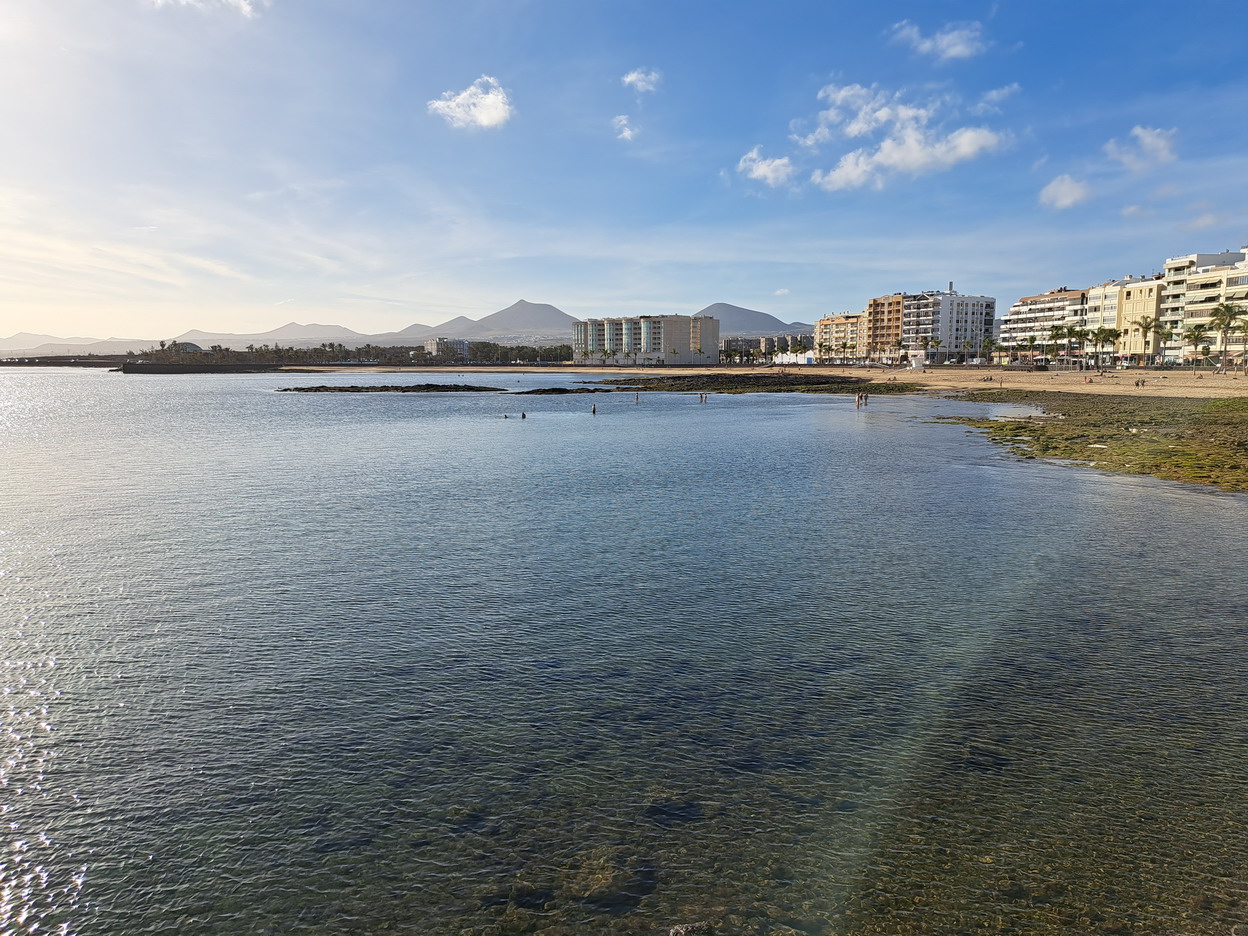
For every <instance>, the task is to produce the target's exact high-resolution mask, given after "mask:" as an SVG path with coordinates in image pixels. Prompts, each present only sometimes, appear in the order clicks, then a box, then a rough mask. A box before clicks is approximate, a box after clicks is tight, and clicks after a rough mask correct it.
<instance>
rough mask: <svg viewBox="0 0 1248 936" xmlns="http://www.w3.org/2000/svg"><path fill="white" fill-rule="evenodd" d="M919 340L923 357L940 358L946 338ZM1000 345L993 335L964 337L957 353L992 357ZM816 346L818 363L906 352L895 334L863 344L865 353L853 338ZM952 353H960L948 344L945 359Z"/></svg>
mask: <svg viewBox="0 0 1248 936" xmlns="http://www.w3.org/2000/svg"><path fill="white" fill-rule="evenodd" d="M918 344H919V347H921V348H922V349H923V354H924V357H926V356H927V354H928V352H929V351H930V352H931V353H932V355H933V357H934V358H935V359H936V360H937V361H940V360H941V348H943V347H945V342H943V341H942V340H941V339H939V338H921V339H920V340H919V342H918ZM1001 347H1002V346H1001V345H999V344H998V343H997V342H996V341H994V340H993V339H992V338H983V339H981V340H979V341H964V342H963V343H962V346H961V349H960V356H961V357H962V359H963V360H964V361H970V360H972V359H974V358H986V357H991V356H992V355H993V353H995V352H996V351H998V350H999V349H1000V348H1001ZM816 350H818V352H819V361H820V363H821V364H826V363H829V362H832V361H837V362H842V363H843V362H846V361H851V360H853V361H861V360H867V361H871V360H873V359H875V358H876V357H877V356H880V355H882V352H885V351H891V352H893V357H894V360H898V359H900V358H903V357H905V355H906V342H905V341H904V340H903V339H901V338H897V339H895V340H894V341H893V342H892V343H891V344H887V345H885V344H881V343H879V342H875V341H873V342H871V343H870V344H868V345H866V346H865V347H864V348H863V351H864V352H865V356H864V355H860V354H858V345H857V343H856V342H852V341H842V342H841V343H840V344H835V345H833V344H827V343H825V342H820V343H819V344H818V345H817V346H816ZM951 355H953V356H959V351H958V350H956V349H954V348H953V347H950V348H949V349H947V350H946V351H945V352H944V359H945V360H948V359H949V357H950V356H951Z"/></svg>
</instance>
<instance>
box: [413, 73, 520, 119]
mask: <svg viewBox="0 0 1248 936" xmlns="http://www.w3.org/2000/svg"><path fill="white" fill-rule="evenodd" d="M429 113H431V114H437V115H438V116H439V117H443V118H445V120H446V122H447V123H449V124H450V125H451V126H452V127H484V128H493V127H501V126H502V125H503V124H505V123H506V122H507V121H508V120H510V119H511V114H512V106H511V100H510V99H509V98H508V97H507V92H506V91H505V90H504V89H503V87H502V85H500V84H499V83H498V79H497V78H491V77H490V76H489V75H482V76H481V77H480V78H478V79H477V80H476V81H474V82H473V83H472V84H470V85H469V86H468V87H467V88H465V89H464V90H463V91H444V92H443V93H442V97H441V99H440V100H437V101H430V102H429Z"/></svg>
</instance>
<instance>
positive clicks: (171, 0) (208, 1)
mask: <svg viewBox="0 0 1248 936" xmlns="http://www.w3.org/2000/svg"><path fill="white" fill-rule="evenodd" d="M269 2H270V0H152V5H153V6H155V7H157V8H159V7H163V6H169V5H170V4H176V5H177V6H189V7H196V8H198V9H201V10H202V9H203V8H204V7H207V6H223V7H230V8H231V9H235V10H238V12H239V13H242V14H243V16H246V17H247V18H248V19H250V18H251V17H253V16H255V15H256V10H257V8H258V7H261V6H268V5H269Z"/></svg>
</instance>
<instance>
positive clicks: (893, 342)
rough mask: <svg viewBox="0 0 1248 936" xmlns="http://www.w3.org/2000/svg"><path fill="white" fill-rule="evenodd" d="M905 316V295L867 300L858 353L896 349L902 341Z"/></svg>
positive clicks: (895, 294)
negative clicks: (861, 339) (861, 341)
mask: <svg viewBox="0 0 1248 936" xmlns="http://www.w3.org/2000/svg"><path fill="white" fill-rule="evenodd" d="M905 314H906V294H905V293H893V294H892V295H891V296H878V297H877V298H875V299H868V300H867V308H866V311H865V312H864V313H863V319H864V322H863V335H862V338H863V344H862V346H861V347H860V348H859V351H865V352H866V353H867V354H874V353H876V352H880V351H891V350H893V349H895V348H897V347H898V346H899V344H900V343H901V341H902V326H903V322H904V320H905Z"/></svg>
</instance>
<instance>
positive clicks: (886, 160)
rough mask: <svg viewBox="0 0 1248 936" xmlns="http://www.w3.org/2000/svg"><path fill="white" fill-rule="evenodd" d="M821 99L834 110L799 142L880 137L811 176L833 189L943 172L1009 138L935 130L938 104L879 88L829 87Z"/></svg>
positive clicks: (983, 131)
mask: <svg viewBox="0 0 1248 936" xmlns="http://www.w3.org/2000/svg"><path fill="white" fill-rule="evenodd" d="M819 99H820V100H821V101H824V102H825V103H827V104H829V105H831V106H830V107H828V109H827V110H823V111H820V113H819V115H818V117H817V125H816V127H815V128H814V130H812V131H810V132H809V133H806V134H804V135H795V136H793V137H792V139H793V140H794V141H796V142H797V143H799V144H802V145H804V146H807V147H814V146H816V145H818V144H820V143H825V142H828V141H830V140H832V139H834V138H835V137H836V135H837V134H838V133H839V134H841V135H843V136H844V137H846V138H847V139H857V138H860V137H873V136H878V137H880V139H879V142H877V143H875V144H874V145H872V146H864V147H861V148H859V149H856V150H854V151H852V152H849V153H846V154H844V155H843V156H842V157H841V158H840V161H839V162H838V163H837V165H836V167H835V168H834V169H832V170H830V171H827V172H824V171H822V170H816V171H815V172H814V173H813V174H812V175H811V180H812V181H813V182H814V183H815V184H816V185H819V186H821V187H822V188H825V189H827V190H828V191H840V190H842V189H852V188H861V187H862V186H864V185H868V184H870V185H874V186H875V187H876V188H882V187H883V185H884V182H885V179H886V178H887V177H888V176H889V175H893V174H896V173H907V174H909V175H924V174H927V173H931V172H942V171H945V170H947V169H950V168H952V167H953V166H955V165H957V164H958V163H960V162H966V161H968V160H971V159H976V158H978V157H979V156H981V155H983V154H985V153H988V152H991V151H993V150H995V149H998V148H1000V147H1001V146H1002V145H1004V144H1005V142H1006V139H1007V138H1006V137H1005V136H1004V135H1002V134H1000V133H997V132H996V131H994V130H990V129H988V128H987V127H959V128H957V129H955V130H951V131H949V132H948V133H945V132H943V130H941V129H939V128H936V127H933V126H931V124H932V122H933V121H934V120H935V119H936V117H937V116H938V114H939V111H940V108H941V102H940V101H939V100H934V101H930V102H927V103H925V104H914V103H910V102H907V101H904V100H903V99H902V97H901V95H900V94H899V93H894V94H890V93H887V92H884V91H881V90H880V89H878V88H877V87H875V86H874V85H873V86H872V87H870V88H866V87H863V86H862V85H857V84H854V85H845V86H837V85H828V86H827V87H825V88H823V89H822V90H821V91H820V92H819Z"/></svg>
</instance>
